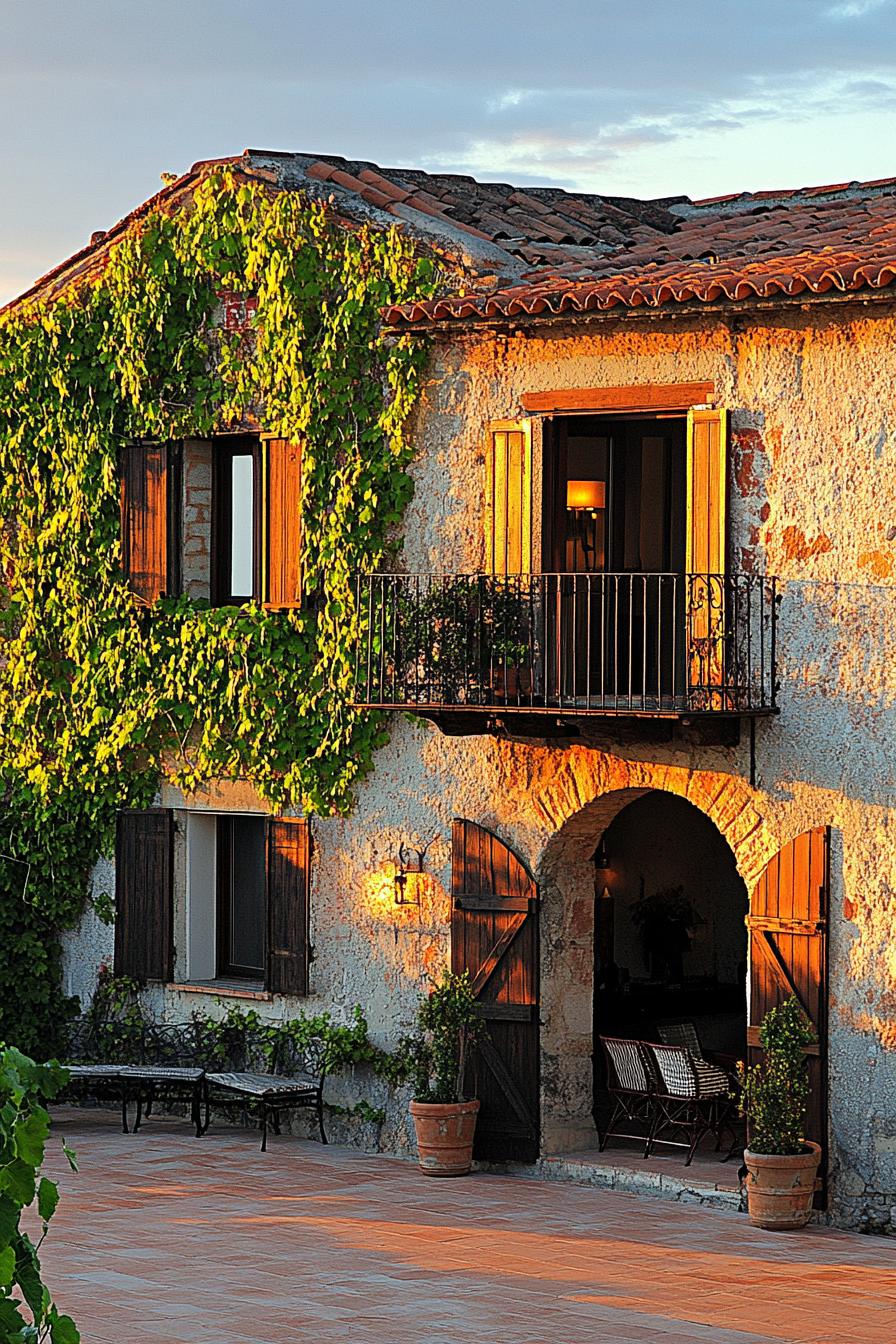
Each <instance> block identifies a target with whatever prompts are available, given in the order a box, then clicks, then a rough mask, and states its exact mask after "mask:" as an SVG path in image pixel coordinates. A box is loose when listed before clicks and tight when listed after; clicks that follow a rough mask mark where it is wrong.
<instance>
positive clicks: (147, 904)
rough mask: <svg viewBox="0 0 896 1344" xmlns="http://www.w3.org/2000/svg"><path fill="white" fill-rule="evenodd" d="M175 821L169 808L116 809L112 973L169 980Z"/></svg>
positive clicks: (171, 950) (171, 958) (172, 946)
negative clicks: (119, 810) (136, 810)
mask: <svg viewBox="0 0 896 1344" xmlns="http://www.w3.org/2000/svg"><path fill="white" fill-rule="evenodd" d="M173 843H174V819H173V816H172V813H171V812H170V810H168V809H167V808H152V809H150V810H149V811H147V812H119V814H118V818H117V824H116V842H115V974H116V975H129V976H131V978H132V979H134V980H139V981H140V982H141V983H142V982H144V981H146V980H165V981H168V980H170V979H171V977H172V974H173V971H174V945H173V908H172V907H173V897H172V874H173V866H174V865H173V857H174V856H173Z"/></svg>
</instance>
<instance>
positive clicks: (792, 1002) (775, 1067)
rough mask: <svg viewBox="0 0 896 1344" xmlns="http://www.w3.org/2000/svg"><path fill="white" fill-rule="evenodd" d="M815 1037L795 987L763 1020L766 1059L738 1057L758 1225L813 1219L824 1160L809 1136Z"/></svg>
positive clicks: (751, 1199) (750, 1201) (751, 1209)
mask: <svg viewBox="0 0 896 1344" xmlns="http://www.w3.org/2000/svg"><path fill="white" fill-rule="evenodd" d="M815 1041H816V1035H815V1032H814V1030H813V1028H812V1024H811V1023H810V1022H809V1020H808V1018H807V1017H806V1014H805V1013H804V1012H803V1010H802V1008H801V1006H800V1004H799V1001H798V1000H797V999H796V998H795V997H794V996H793V995H791V997H790V998H789V999H786V1000H785V1002H784V1003H782V1004H781V1005H780V1006H779V1007H778V1008H772V1009H771V1010H770V1011H769V1012H768V1013H766V1015H765V1017H764V1019H763V1021H762V1026H761V1027H760V1029H759V1042H760V1044H761V1045H762V1047H763V1049H764V1051H765V1054H764V1055H763V1058H762V1059H761V1060H760V1062H759V1063H758V1064H753V1065H752V1066H750V1067H747V1065H745V1064H743V1063H741V1064H739V1065H738V1076H739V1079H740V1085H741V1089H742V1090H741V1096H740V1112H741V1115H743V1116H745V1117H746V1120H747V1134H748V1143H749V1147H748V1148H747V1150H746V1152H745V1153H744V1164H745V1166H746V1169H747V1213H748V1215H749V1218H750V1222H751V1223H752V1224H753V1225H754V1226H755V1227H764V1228H769V1229H771V1230H778V1229H781V1230H783V1229H787V1228H796V1227H805V1225H806V1223H807V1222H808V1221H809V1216H810V1214H811V1211H812V1199H813V1196H814V1193H815V1178H816V1175H817V1173H818V1164H819V1162H820V1160H821V1148H820V1147H819V1145H818V1144H817V1143H813V1142H812V1141H811V1140H808V1139H805V1138H804V1137H803V1126H804V1123H805V1118H806V1105H807V1102H808V1099H809V1061H808V1059H807V1058H806V1050H805V1047H806V1046H807V1045H813V1044H815Z"/></svg>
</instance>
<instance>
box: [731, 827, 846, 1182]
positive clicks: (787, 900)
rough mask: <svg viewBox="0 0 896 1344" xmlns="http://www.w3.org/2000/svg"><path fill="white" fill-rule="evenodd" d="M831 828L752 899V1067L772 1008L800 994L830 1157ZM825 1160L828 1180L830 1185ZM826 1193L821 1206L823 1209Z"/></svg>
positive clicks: (811, 835)
mask: <svg viewBox="0 0 896 1344" xmlns="http://www.w3.org/2000/svg"><path fill="white" fill-rule="evenodd" d="M830 834H831V833H830V829H829V828H828V827H826V826H817V827H816V828H815V829H814V830H812V831H805V832H804V833H803V834H802V835H798V836H797V837H796V839H795V840H791V841H790V843H789V844H787V845H785V846H784V848H783V849H782V850H781V851H780V852H779V853H778V854H776V855H775V857H774V858H773V859H772V861H771V862H770V863H769V865H768V867H767V868H766V870H765V872H764V873H763V874H762V877H761V878H760V879H759V881H758V882H757V883H756V887H755V890H754V891H753V895H752V897H751V900H750V914H749V916H748V918H747V924H748V926H749V929H750V1026H749V1029H748V1033H747V1039H748V1043H749V1047H750V1048H749V1055H750V1060H751V1062H754V1063H755V1062H756V1061H757V1060H758V1059H760V1058H761V1057H762V1049H761V1047H760V1045H759V1028H760V1026H761V1025H762V1019H763V1018H764V1017H765V1014H766V1013H767V1012H768V1011H769V1010H770V1009H771V1008H777V1006H778V1005H779V1004H781V1003H783V1002H784V1000H785V999H787V998H789V997H790V996H791V994H795V995H796V997H797V999H798V1000H799V1002H800V1004H801V1005H802V1007H803V1010H804V1011H805V1013H806V1015H807V1017H809V1019H810V1020H811V1022H812V1025H813V1026H814V1028H815V1032H816V1035H817V1036H818V1045H817V1046H811V1047H809V1048H808V1049H807V1051H806V1053H807V1054H808V1056H809V1089H810V1090H809V1108H808V1111H807V1114H806V1135H805V1137H806V1138H807V1139H814V1140H815V1141H816V1143H820V1144H821V1146H822V1150H823V1152H824V1153H826V1152H827V1147H828V1136H827V1038H828V976H827V925H828V904H829V894H830ZM824 1161H825V1159H824V1157H823V1158H822V1169H821V1173H820V1174H821V1176H822V1180H824ZM823 1201H824V1191H822V1192H821V1198H820V1200H819V1201H817V1202H819V1203H821V1205H822V1207H823Z"/></svg>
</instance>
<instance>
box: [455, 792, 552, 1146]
mask: <svg viewBox="0 0 896 1344" xmlns="http://www.w3.org/2000/svg"><path fill="white" fill-rule="evenodd" d="M451 895H452V912H451V969H452V970H453V971H455V972H456V973H460V972H463V971H468V972H469V975H470V980H471V981H472V985H473V993H474V994H475V996H476V999H477V1001H478V1004H479V1011H480V1013H481V1015H482V1017H483V1019H484V1021H485V1030H484V1032H483V1035H482V1037H481V1039H480V1041H479V1044H478V1045H477V1047H476V1051H475V1056H476V1058H475V1059H474V1061H473V1068H474V1070H475V1073H476V1077H475V1081H474V1079H473V1078H470V1080H469V1082H468V1094H470V1095H472V1087H473V1086H475V1088H476V1091H475V1095H476V1096H477V1097H478V1098H479V1102H480V1105H481V1109H480V1112H479V1118H478V1120H477V1122H476V1147H475V1152H476V1155H477V1156H478V1157H480V1158H483V1159H489V1160H493V1161H499V1162H506V1161H516V1162H534V1161H535V1160H536V1159H537V1157H538V1136H539V1038H538V1031H539V1023H538V887H537V886H536V884H535V881H534V879H533V877H532V874H531V873H530V872H529V870H528V868H527V867H526V865H525V864H524V863H523V861H522V859H520V858H519V857H518V856H517V855H516V854H514V852H513V850H512V849H510V848H509V846H508V845H506V844H505V843H504V841H503V840H501V839H500V838H499V837H498V836H497V835H494V834H493V832H491V831H487V830H486V829H485V827H484V826H479V825H477V824H476V822H474V821H466V820H463V819H458V820H456V821H455V822H454V825H453V827H452V830H451Z"/></svg>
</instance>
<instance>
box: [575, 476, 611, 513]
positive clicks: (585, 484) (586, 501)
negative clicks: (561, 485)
mask: <svg viewBox="0 0 896 1344" xmlns="http://www.w3.org/2000/svg"><path fill="white" fill-rule="evenodd" d="M606 506H607V487H606V484H605V482H604V481H567V482H566V507H567V508H568V509H571V510H572V509H575V510H578V509H588V510H589V512H593V511H594V510H595V509H604V508H606Z"/></svg>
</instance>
